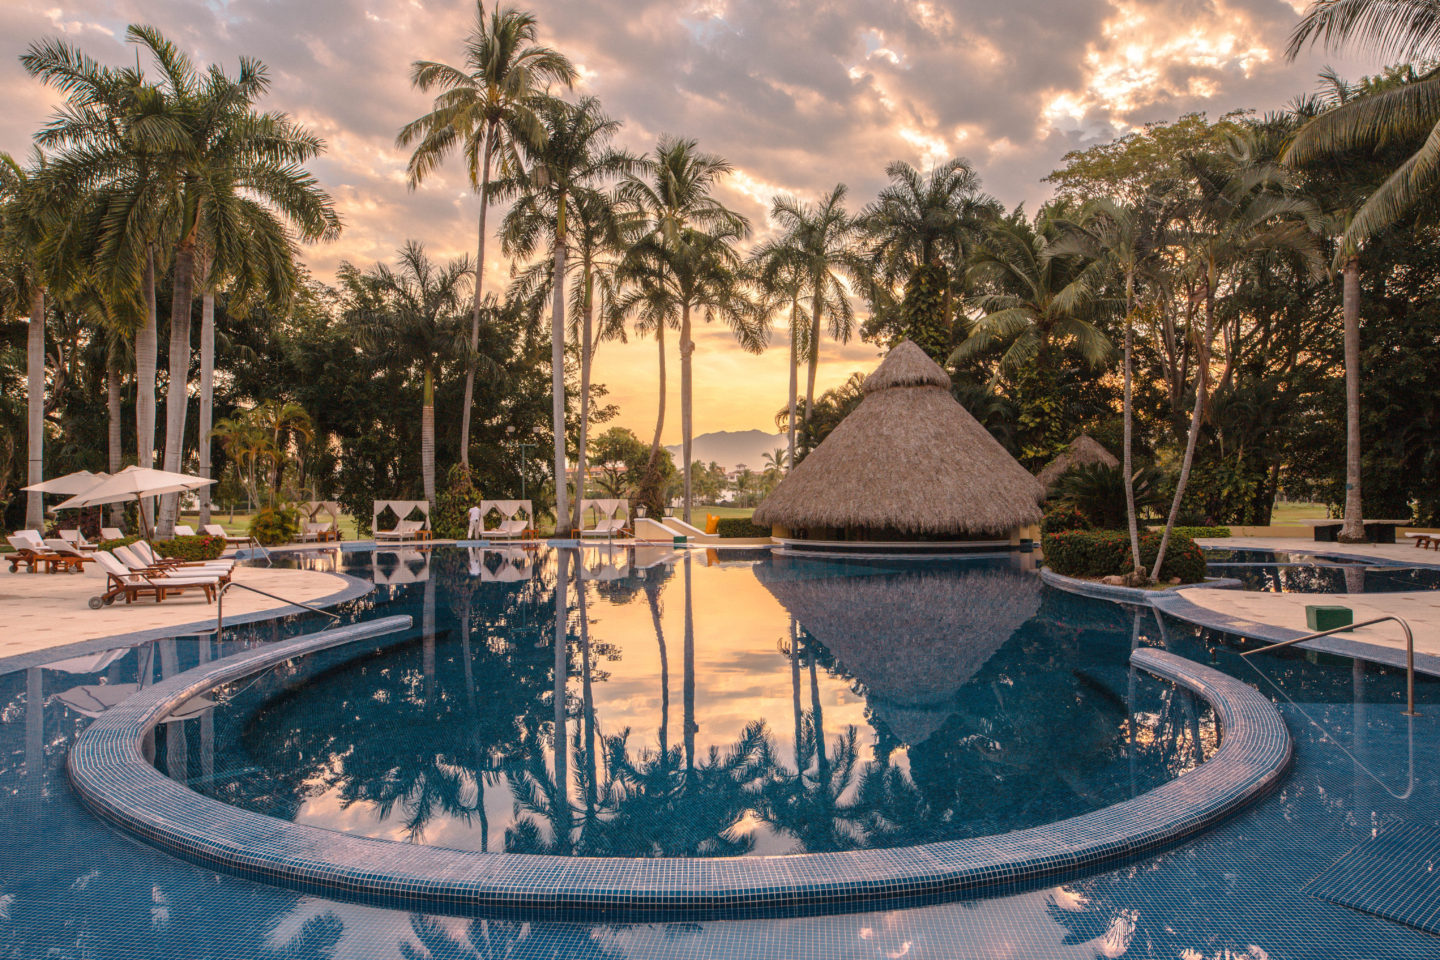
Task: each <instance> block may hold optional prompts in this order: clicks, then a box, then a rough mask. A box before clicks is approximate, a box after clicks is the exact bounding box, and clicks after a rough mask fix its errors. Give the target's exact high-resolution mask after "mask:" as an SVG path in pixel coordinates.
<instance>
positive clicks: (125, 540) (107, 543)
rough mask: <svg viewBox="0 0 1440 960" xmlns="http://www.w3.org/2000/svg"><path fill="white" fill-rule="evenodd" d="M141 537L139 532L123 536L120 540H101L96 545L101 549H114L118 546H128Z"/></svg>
mask: <svg viewBox="0 0 1440 960" xmlns="http://www.w3.org/2000/svg"><path fill="white" fill-rule="evenodd" d="M139 539H140V537H139V535H138V534H137V535H135V536H129V537H121V538H120V539H118V540H101V541H100V542H99V543H98V544H96V546H98V547H99V548H100V549H101V550H114V549H115V548H116V547H128V546H130V544H132V543H134V542H135V541H136V540H139Z"/></svg>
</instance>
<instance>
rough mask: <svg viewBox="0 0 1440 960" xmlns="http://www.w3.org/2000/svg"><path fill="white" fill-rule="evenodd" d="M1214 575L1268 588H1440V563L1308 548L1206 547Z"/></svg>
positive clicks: (1286, 590) (1398, 590)
mask: <svg viewBox="0 0 1440 960" xmlns="http://www.w3.org/2000/svg"><path fill="white" fill-rule="evenodd" d="M1205 559H1206V563H1207V566H1208V567H1209V570H1210V572H1211V574H1212V575H1213V576H1217V577H1230V578H1233V579H1236V580H1239V581H1241V583H1243V584H1244V589H1246V590H1256V591H1261V592H1265V593H1409V592H1412V591H1424V590H1440V567H1436V566H1407V565H1405V564H1403V563H1399V562H1395V561H1389V560H1363V559H1360V558H1356V557H1346V556H1343V555H1341V556H1337V555H1333V554H1326V553H1309V552H1306V551H1298V550H1297V551H1288V552H1287V551H1275V550H1254V549H1242V550H1226V549H1223V548H1206V550H1205Z"/></svg>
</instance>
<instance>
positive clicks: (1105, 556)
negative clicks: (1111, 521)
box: [1042, 530, 1205, 583]
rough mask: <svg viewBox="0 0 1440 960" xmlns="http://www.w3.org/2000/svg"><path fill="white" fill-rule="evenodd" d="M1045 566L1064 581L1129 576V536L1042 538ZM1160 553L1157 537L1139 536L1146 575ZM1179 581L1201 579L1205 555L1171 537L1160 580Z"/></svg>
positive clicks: (1076, 533)
mask: <svg viewBox="0 0 1440 960" xmlns="http://www.w3.org/2000/svg"><path fill="white" fill-rule="evenodd" d="M1042 547H1043V549H1044V551H1045V565H1046V566H1047V567H1049V568H1050V569H1051V570H1054V571H1055V572H1056V573H1058V574H1061V575H1063V576H1067V577H1110V576H1124V575H1125V574H1127V573H1129V572H1130V569H1131V556H1130V534H1129V533H1127V532H1126V531H1124V530H1070V531H1066V532H1063V533H1050V534H1046V535H1045V537H1044V539H1043V540H1042ZM1159 549H1160V534H1159V533H1157V532H1155V531H1154V530H1147V531H1145V532H1144V533H1142V534H1141V535H1140V561H1141V563H1142V565H1143V566H1144V567H1145V572H1146V573H1149V572H1150V568H1151V567H1152V566H1154V564H1155V554H1156V553H1157V552H1158V551H1159ZM1176 577H1179V578H1180V582H1181V583H1199V582H1200V581H1202V580H1204V579H1205V555H1204V554H1203V553H1201V551H1200V548H1199V547H1197V546H1196V545H1195V541H1193V540H1191V539H1190V538H1189V537H1186V536H1184V535H1181V534H1179V533H1174V534H1172V535H1171V537H1170V545H1169V546H1168V547H1167V548H1166V549H1165V565H1164V566H1163V567H1161V568H1160V579H1161V580H1173V579H1175V578H1176Z"/></svg>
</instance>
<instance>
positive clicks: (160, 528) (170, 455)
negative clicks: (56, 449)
mask: <svg viewBox="0 0 1440 960" xmlns="http://www.w3.org/2000/svg"><path fill="white" fill-rule="evenodd" d="M194 285H195V244H194V241H193V240H186V241H183V242H181V244H180V246H179V247H177V248H176V250H175V285H174V299H173V300H172V301H171V304H170V383H169V384H168V385H167V386H166V388H165V460H164V463H165V469H166V470H169V471H170V472H171V473H179V472H180V468H181V466H182V465H183V459H182V457H181V453H182V452H183V450H184V446H185V412H186V407H187V406H188V405H189V400H190V393H189V386H190V305H191V301H192V300H193V299H194V296H193V291H194ZM179 507H180V496H179V494H175V493H167V494H165V496H163V497H161V498H160V520H159V523H158V525H157V527H156V535H157V536H159V537H162V538H163V537H170V536H174V534H175V519H176V517H177V515H178V514H179Z"/></svg>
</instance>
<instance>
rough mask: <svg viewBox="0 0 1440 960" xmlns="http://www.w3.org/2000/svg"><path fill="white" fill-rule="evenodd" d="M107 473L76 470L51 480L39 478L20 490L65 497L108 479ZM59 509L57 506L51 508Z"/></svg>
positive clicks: (82, 491)
mask: <svg viewBox="0 0 1440 960" xmlns="http://www.w3.org/2000/svg"><path fill="white" fill-rule="evenodd" d="M109 478H110V474H108V473H91V472H90V471H89V470H76V471H75V472H74V473H67V474H65V476H63V477H56V478H54V479H53V480H41V481H40V482H39V483H32V484H30V486H28V487H21V488H20V489H21V490H38V491H39V492H40V493H63V494H65V495H66V496H67V497H73V496H75V495H76V494H77V493H84V492H85V491H86V490H89V489H90V488H91V487H93V486H95V484H97V483H99V482H100V481H101V480H108V479H109ZM52 509H59V508H52Z"/></svg>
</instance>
